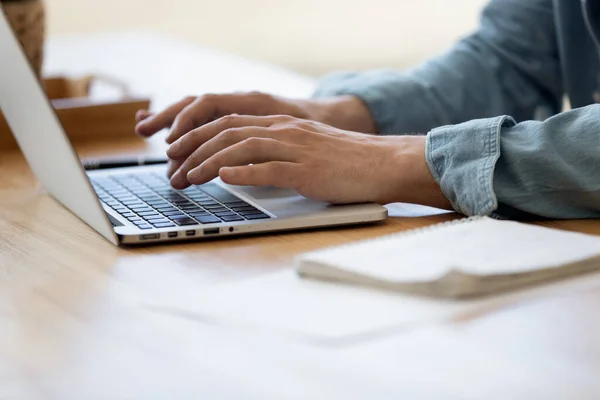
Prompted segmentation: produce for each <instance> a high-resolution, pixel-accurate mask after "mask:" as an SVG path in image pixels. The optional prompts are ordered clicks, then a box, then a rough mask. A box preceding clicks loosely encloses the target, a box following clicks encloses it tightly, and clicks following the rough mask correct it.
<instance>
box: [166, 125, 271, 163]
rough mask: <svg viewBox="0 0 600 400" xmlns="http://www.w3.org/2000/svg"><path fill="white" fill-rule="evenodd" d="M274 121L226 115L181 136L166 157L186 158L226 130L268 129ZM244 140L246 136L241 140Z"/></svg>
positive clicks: (226, 139)
mask: <svg viewBox="0 0 600 400" xmlns="http://www.w3.org/2000/svg"><path fill="white" fill-rule="evenodd" d="M274 121H275V119H274V118H273V117H256V116H251V115H227V116H225V117H222V118H219V119H218V120H216V121H213V122H211V123H208V124H206V125H204V126H201V127H199V128H196V129H194V130H193V131H191V132H188V133H187V134H185V135H183V136H182V137H181V138H179V139H178V140H177V141H175V142H174V143H173V144H171V146H170V147H169V149H168V150H167V155H168V156H169V158H172V159H181V158H187V157H189V156H190V154H192V153H193V152H194V151H196V149H198V148H199V147H200V146H202V145H203V144H204V143H206V142H208V141H209V140H211V139H213V138H214V137H216V136H217V135H219V134H221V133H223V132H225V131H227V130H228V129H231V128H243V127H269V126H271V125H273V124H274ZM232 136H233V135H232ZM246 138H247V136H246V137H244V138H243V139H246ZM222 139H225V141H228V140H229V141H231V140H232V139H234V138H233V137H231V138H229V137H228V138H222ZM237 141H239V140H237ZM237 141H236V142H237ZM230 144H233V143H230Z"/></svg>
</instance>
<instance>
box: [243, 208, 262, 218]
mask: <svg viewBox="0 0 600 400" xmlns="http://www.w3.org/2000/svg"><path fill="white" fill-rule="evenodd" d="M238 213H239V214H240V215H243V216H244V217H248V215H257V214H264V213H263V212H262V211H259V210H252V211H238Z"/></svg>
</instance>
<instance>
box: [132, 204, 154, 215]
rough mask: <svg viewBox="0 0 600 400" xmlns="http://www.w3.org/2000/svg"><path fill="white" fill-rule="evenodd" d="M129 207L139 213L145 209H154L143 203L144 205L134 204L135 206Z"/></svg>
mask: <svg viewBox="0 0 600 400" xmlns="http://www.w3.org/2000/svg"><path fill="white" fill-rule="evenodd" d="M129 209H130V210H131V211H134V212H136V213H139V212H144V211H152V209H151V208H150V207H148V206H144V205H142V206H133V207H129Z"/></svg>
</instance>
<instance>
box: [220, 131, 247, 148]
mask: <svg viewBox="0 0 600 400" xmlns="http://www.w3.org/2000/svg"><path fill="white" fill-rule="evenodd" d="M240 132H241V129H240V128H228V129H225V130H223V131H221V133H219V134H218V135H217V140H219V141H220V142H222V143H224V144H226V145H231V144H233V143H236V142H237V141H238V140H239V139H238V138H239V136H240Z"/></svg>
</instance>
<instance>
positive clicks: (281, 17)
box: [45, 0, 486, 75]
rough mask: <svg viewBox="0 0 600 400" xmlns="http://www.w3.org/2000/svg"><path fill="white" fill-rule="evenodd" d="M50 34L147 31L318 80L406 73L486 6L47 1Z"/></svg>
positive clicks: (434, 0)
mask: <svg viewBox="0 0 600 400" xmlns="http://www.w3.org/2000/svg"><path fill="white" fill-rule="evenodd" d="M45 1H46V3H47V6H48V12H49V30H50V33H51V34H53V33H76V32H97V31H106V30H124V29H145V30H152V31H159V32H168V33H170V34H173V35H176V36H180V37H184V38H187V39H189V40H192V41H194V42H196V43H200V44H204V45H207V46H210V47H213V48H218V49H223V50H226V51H230V52H234V53H237V54H241V55H244V56H247V57H251V58H254V59H259V60H265V61H268V62H272V63H276V64H279V65H283V66H285V67H289V68H292V69H295V70H298V71H301V72H305V73H310V74H314V75H320V74H322V73H325V72H327V71H331V70H335V69H355V68H359V69H363V68H372V67H380V66H390V67H400V68H402V67H405V66H407V65H410V64H413V63H415V62H417V61H419V60H421V59H423V58H425V57H427V56H429V55H431V54H433V53H435V52H438V51H440V50H442V49H444V48H445V47H447V46H449V45H450V44H451V43H452V42H453V41H454V40H456V39H457V38H459V37H460V36H462V35H464V34H466V33H468V32H470V31H471V30H472V29H474V28H475V27H476V25H477V16H478V13H479V10H480V9H481V7H482V6H483V4H484V3H485V1H486V0H453V1H452V0H303V1H291V0H211V1H209V0H45Z"/></svg>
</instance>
